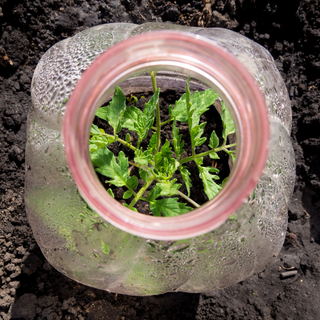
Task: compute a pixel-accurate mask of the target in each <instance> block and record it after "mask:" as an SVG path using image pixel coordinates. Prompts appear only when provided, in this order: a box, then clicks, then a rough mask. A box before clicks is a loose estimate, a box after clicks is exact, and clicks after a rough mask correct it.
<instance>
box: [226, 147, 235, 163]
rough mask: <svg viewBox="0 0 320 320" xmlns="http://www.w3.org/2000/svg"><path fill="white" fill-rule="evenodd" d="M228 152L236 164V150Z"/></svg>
mask: <svg viewBox="0 0 320 320" xmlns="http://www.w3.org/2000/svg"><path fill="white" fill-rule="evenodd" d="M226 152H227V154H228V155H229V156H230V157H231V160H232V162H233V163H234V162H235V160H236V157H235V153H236V150H227V151H226Z"/></svg>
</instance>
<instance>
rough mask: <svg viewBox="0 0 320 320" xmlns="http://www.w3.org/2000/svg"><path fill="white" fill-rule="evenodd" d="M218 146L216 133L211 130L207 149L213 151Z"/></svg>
mask: <svg viewBox="0 0 320 320" xmlns="http://www.w3.org/2000/svg"><path fill="white" fill-rule="evenodd" d="M218 146H219V138H218V136H217V134H216V132H215V131H214V130H213V131H212V133H211V136H210V141H209V147H210V148H211V149H215V148H218Z"/></svg>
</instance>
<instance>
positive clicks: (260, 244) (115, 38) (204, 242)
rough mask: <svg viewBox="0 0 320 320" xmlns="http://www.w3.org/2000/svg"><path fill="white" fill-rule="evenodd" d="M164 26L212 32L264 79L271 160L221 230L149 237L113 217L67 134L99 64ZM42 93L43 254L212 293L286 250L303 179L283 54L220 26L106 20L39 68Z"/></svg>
mask: <svg viewBox="0 0 320 320" xmlns="http://www.w3.org/2000/svg"><path fill="white" fill-rule="evenodd" d="M161 29H174V30H181V31H187V32H191V33H195V34H199V35H202V36H205V37H207V38H211V39H213V40H215V41H216V42H217V43H218V44H220V45H221V46H222V47H224V48H226V49H227V50H228V51H230V52H231V53H233V54H234V55H235V56H236V57H237V58H238V59H239V60H240V62H241V63H242V64H243V65H244V66H245V67H246V68H247V69H248V70H249V72H250V73H251V74H252V75H253V77H254V78H255V80H256V83H257V84H258V86H259V87H260V89H261V91H262V93H263V95H264V97H265V101H266V105H267V107H268V110H269V121H270V134H271V135H270V151H269V155H268V160H267V165H266V168H265V170H264V172H263V174H262V176H261V179H260V181H259V183H258V185H257V187H256V188H255V190H254V191H253V192H252V194H251V195H250V197H249V199H247V200H246V201H245V202H244V204H243V205H242V206H241V207H240V209H238V210H237V212H235V213H234V214H233V217H232V219H229V220H228V221H227V222H226V223H225V224H224V225H222V226H221V227H219V228H218V229H216V230H214V231H212V232H209V233H207V234H204V235H202V236H198V237H195V238H191V239H186V240H179V241H156V240H147V239H144V238H140V237H138V236H133V235H131V234H129V233H126V232H124V231H121V230H119V229H117V228H116V227H114V226H112V225H111V224H109V223H107V222H106V221H103V220H102V218H101V217H100V216H99V215H98V214H97V213H95V212H94V211H92V210H91V209H90V208H89V207H88V205H87V204H86V202H85V201H84V200H83V199H82V197H81V196H80V194H79V192H78V190H77V187H76V185H75V184H74V182H73V180H72V177H71V175H70V173H69V170H68V165H67V162H66V158H65V154H64V146H63V142H62V137H61V128H62V119H63V115H64V111H65V102H66V100H67V99H68V97H69V96H70V94H71V92H72V90H73V88H74V86H75V84H76V83H77V81H78V80H79V78H80V77H81V74H82V72H83V71H84V70H85V69H86V68H88V66H89V65H90V63H91V62H92V61H93V60H94V59H95V58H96V57H97V56H99V55H100V54H101V53H102V52H103V51H105V50H106V49H108V48H110V47H111V46H112V45H114V44H115V43H117V42H119V41H121V40H124V39H126V38H128V37H131V36H133V35H137V34H140V33H144V32H148V31H152V30H161ZM168 83H170V81H168ZM32 101H33V107H32V109H31V110H30V112H29V116H28V128H27V135H28V138H27V150H26V168H27V171H26V188H25V201H26V208H27V213H28V217H29V221H30V224H31V226H32V229H33V232H34V235H35V238H36V240H37V242H38V244H39V246H40V248H41V250H42V252H43V254H44V255H45V257H46V258H47V260H48V261H49V262H50V263H51V264H52V265H53V266H54V267H55V268H56V269H57V270H59V271H60V272H62V273H63V274H65V275H67V276H69V277H70V278H72V279H74V280H76V281H79V282H81V283H83V284H86V285H89V286H92V287H96V288H99V289H103V290H108V291H112V292H118V293H122V294H130V295H154V294H161V293H165V292H170V291H183V292H208V291H211V290H214V289H218V288H224V287H227V286H229V285H232V284H234V283H236V282H239V281H242V280H244V279H245V278H247V277H249V276H251V275H252V274H253V273H255V272H259V271H261V270H262V269H264V268H265V267H266V266H267V265H268V264H269V263H270V262H272V260H273V259H274V257H275V256H277V254H278V253H279V251H280V249H281V246H282V243H283V240H284V237H285V231H286V224H287V203H288V200H289V198H290V195H291V194H292V191H293V186H294V179H295V163H294V153H293V148H292V144H291V141H290V130H291V108H290V101H289V97H288V93H287V91H286V88H285V85H284V82H283V80H282V79H281V76H280V74H279V72H278V70H277V69H276V67H275V64H274V61H273V59H272V57H271V55H270V54H269V53H268V52H267V51H266V50H265V49H264V48H263V47H261V46H260V45H258V44H256V43H254V42H253V41H251V40H249V39H247V38H245V37H243V36H241V35H239V34H237V33H234V32H231V31H228V30H225V29H218V28H212V29H210V28H209V29H202V28H188V27H182V26H176V25H170V24H154V23H148V24H144V25H141V26H138V25H134V24H124V23H121V24H107V25H101V26H97V27H94V28H90V29H87V30H85V31H83V32H81V33H79V34H77V35H75V36H74V37H72V38H69V39H66V40H64V41H61V42H59V43H57V44H56V45H54V46H53V47H52V48H51V49H50V50H49V51H47V52H46V53H45V55H44V56H43V58H42V59H41V60H40V62H39V64H38V66H37V68H36V70H35V73H34V77H33V82H32Z"/></svg>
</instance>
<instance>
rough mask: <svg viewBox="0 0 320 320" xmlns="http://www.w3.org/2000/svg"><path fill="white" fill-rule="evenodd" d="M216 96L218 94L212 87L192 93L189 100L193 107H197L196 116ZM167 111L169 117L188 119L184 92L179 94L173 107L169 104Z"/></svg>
mask: <svg viewBox="0 0 320 320" xmlns="http://www.w3.org/2000/svg"><path fill="white" fill-rule="evenodd" d="M218 98H219V96H218V94H217V93H215V92H214V91H213V90H212V89H208V90H205V91H202V92H198V91H195V92H194V94H192V95H190V102H191V104H192V106H193V108H196V109H197V112H196V117H200V116H201V114H203V113H204V112H205V111H207V110H208V107H210V106H211V105H212V104H213V103H214V102H215V101H216V100H217V99H218ZM169 108H170V107H169ZM170 111H171V112H170ZM169 112H170V115H171V117H172V118H175V119H176V120H177V121H180V122H187V121H188V112H187V108H186V93H184V94H183V95H182V96H181V98H180V99H179V100H178V101H176V103H175V105H174V108H172V106H171V108H170V109H169ZM199 114H200V116H199Z"/></svg>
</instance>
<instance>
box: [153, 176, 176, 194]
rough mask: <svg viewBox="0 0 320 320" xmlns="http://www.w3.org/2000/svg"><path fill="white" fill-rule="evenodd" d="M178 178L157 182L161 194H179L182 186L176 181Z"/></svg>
mask: <svg viewBox="0 0 320 320" xmlns="http://www.w3.org/2000/svg"><path fill="white" fill-rule="evenodd" d="M176 181H177V179H172V180H171V181H165V182H160V183H157V186H158V187H159V188H160V190H161V191H160V195H161V196H167V197H171V196H175V195H177V194H178V191H179V189H180V187H181V184H180V183H176Z"/></svg>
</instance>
